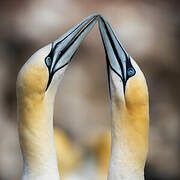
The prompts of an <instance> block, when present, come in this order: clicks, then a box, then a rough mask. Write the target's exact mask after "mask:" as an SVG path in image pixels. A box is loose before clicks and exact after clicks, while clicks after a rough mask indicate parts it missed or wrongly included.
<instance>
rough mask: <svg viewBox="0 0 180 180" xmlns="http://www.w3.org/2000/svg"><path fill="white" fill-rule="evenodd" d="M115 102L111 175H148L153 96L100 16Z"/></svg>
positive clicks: (131, 177) (138, 179) (134, 64)
mask: <svg viewBox="0 0 180 180" xmlns="http://www.w3.org/2000/svg"><path fill="white" fill-rule="evenodd" d="M99 29H100V32H101V37H102V40H103V44H104V48H105V52H106V59H107V71H108V82H109V91H110V97H111V104H112V145H111V160H110V167H109V174H108V179H126V180H130V179H134V180H141V179H144V165H145V161H146V155H147V149H148V124H149V102H148V101H149V100H148V89H147V84H146V80H145V77H144V74H143V73H142V71H141V69H140V68H139V66H138V65H137V63H136V62H135V61H134V60H133V59H132V58H131V57H130V56H129V55H128V53H127V52H126V51H125V49H124V48H123V47H122V45H121V44H120V42H119V41H118V39H117V37H116V35H115V34H114V32H113V30H112V28H111V26H110V25H109V23H108V22H107V20H106V19H105V18H103V17H101V18H100V19H99Z"/></svg>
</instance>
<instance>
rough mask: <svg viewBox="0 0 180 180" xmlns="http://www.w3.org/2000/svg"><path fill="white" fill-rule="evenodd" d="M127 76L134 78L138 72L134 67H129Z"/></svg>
mask: <svg viewBox="0 0 180 180" xmlns="http://www.w3.org/2000/svg"><path fill="white" fill-rule="evenodd" d="M127 74H128V76H129V77H132V76H134V75H135V74H136V71H135V69H134V68H133V67H129V68H128V70H127Z"/></svg>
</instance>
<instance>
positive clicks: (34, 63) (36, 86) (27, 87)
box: [17, 14, 98, 96]
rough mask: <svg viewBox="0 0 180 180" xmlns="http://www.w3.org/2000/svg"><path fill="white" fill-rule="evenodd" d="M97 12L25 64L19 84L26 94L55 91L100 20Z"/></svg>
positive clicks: (20, 73)
mask: <svg viewBox="0 0 180 180" xmlns="http://www.w3.org/2000/svg"><path fill="white" fill-rule="evenodd" d="M97 16H98V15H97V14H94V15H91V16H89V17H87V18H86V19H85V20H84V21H82V22H81V23H80V24H78V25H76V26H75V27H73V28H72V29H71V30H69V31H68V32H67V33H65V34H64V35H62V36H61V37H60V38H59V39H57V40H55V41H53V42H52V43H51V44H48V45H47V46H45V47H43V48H41V49H40V50H38V51H37V52H36V53H34V54H33V55H32V56H31V57H30V59H29V60H28V61H27V62H26V63H25V65H24V66H23V67H22V68H21V70H20V72H19V75H18V79H17V88H18V90H20V91H21V94H22V93H23V95H25V96H26V95H30V96H34V95H40V96H44V95H45V94H49V93H50V94H52V93H53V94H54V92H55V91H56V90H57V87H58V84H59V82H60V80H61V79H62V75H63V74H64V71H65V69H66V68H67V66H68V64H69V63H70V61H71V59H72V57H73V55H74V53H75V52H76V50H77V48H78V47H79V45H80V43H81V42H82V40H83V39H84V37H85V36H86V35H87V34H88V32H89V31H90V30H91V29H92V27H93V26H94V25H95V23H96V18H97Z"/></svg>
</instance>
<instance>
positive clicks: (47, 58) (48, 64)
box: [45, 56, 52, 67]
mask: <svg viewBox="0 0 180 180" xmlns="http://www.w3.org/2000/svg"><path fill="white" fill-rule="evenodd" d="M45 62H46V65H47V67H50V66H51V64H52V60H51V57H49V56H48V57H46V59H45Z"/></svg>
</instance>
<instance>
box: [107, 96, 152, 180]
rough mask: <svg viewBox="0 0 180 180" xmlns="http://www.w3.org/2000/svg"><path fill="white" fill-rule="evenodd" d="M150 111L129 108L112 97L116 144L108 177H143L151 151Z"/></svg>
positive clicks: (135, 179)
mask: <svg viewBox="0 0 180 180" xmlns="http://www.w3.org/2000/svg"><path fill="white" fill-rule="evenodd" d="M148 124H149V110H148V106H147V105H144V106H142V107H139V108H135V109H131V110H130V109H128V107H127V106H126V104H119V103H117V100H115V99H113V100H112V138H111V139H112V144H111V160H110V166H109V173H108V180H112V179H119V180H121V179H123V180H130V179H134V180H143V179H144V166H145V161H146V155H147V150H148Z"/></svg>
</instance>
